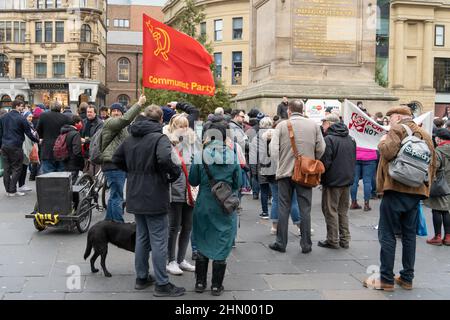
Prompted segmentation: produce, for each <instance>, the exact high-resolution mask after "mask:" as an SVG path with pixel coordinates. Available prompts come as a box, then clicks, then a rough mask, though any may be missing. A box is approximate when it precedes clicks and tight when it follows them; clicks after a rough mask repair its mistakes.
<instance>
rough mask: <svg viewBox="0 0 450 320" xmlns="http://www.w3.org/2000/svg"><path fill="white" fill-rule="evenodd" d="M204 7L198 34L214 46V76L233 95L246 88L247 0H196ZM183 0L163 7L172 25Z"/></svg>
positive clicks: (247, 51) (182, 6) (247, 75)
mask: <svg viewBox="0 0 450 320" xmlns="http://www.w3.org/2000/svg"><path fill="white" fill-rule="evenodd" d="M196 3H197V4H198V5H199V6H203V7H204V13H205V16H206V17H205V21H204V22H202V23H201V24H200V26H199V33H200V34H202V35H204V36H206V42H210V43H211V44H212V47H213V49H214V53H213V54H214V62H215V65H216V70H215V76H216V77H217V78H220V79H222V81H223V83H224V85H225V87H226V88H227V89H228V92H230V93H231V94H232V95H236V94H238V93H239V92H241V91H242V90H243V89H245V88H246V87H247V85H248V82H249V67H250V61H249V59H250V56H249V37H250V34H249V23H250V21H249V12H250V3H249V1H248V0H231V1H230V0H228V1H224V0H206V1H205V0H198V1H196ZM183 9H184V1H183V0H172V1H169V2H167V4H166V5H165V6H164V7H163V9H162V10H163V13H164V22H165V23H166V24H168V25H174V24H175V23H176V21H177V18H178V17H179V15H180V14H181V13H182V12H183Z"/></svg>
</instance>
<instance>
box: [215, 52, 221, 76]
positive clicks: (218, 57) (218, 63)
mask: <svg viewBox="0 0 450 320" xmlns="http://www.w3.org/2000/svg"><path fill="white" fill-rule="evenodd" d="M214 63H215V65H216V69H215V72H214V73H215V74H214V75H215V76H216V78H217V79H220V78H222V52H217V53H214Z"/></svg>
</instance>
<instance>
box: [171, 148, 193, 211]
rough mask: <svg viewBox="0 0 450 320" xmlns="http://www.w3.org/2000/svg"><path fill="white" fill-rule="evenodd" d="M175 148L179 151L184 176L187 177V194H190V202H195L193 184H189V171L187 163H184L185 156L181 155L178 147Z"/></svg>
mask: <svg viewBox="0 0 450 320" xmlns="http://www.w3.org/2000/svg"><path fill="white" fill-rule="evenodd" d="M175 150H176V151H177V154H178V158H179V159H180V161H181V169H182V170H183V172H184V176H185V177H186V190H187V195H188V202H189V203H194V198H193V197H192V192H191V185H190V184H189V180H188V172H187V167H186V163H184V159H183V156H182V155H181V152H180V151H179V150H178V149H177V148H176V147H175Z"/></svg>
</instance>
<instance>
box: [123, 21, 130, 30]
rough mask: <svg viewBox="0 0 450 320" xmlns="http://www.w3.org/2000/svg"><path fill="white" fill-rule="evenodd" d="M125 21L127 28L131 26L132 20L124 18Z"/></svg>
mask: <svg viewBox="0 0 450 320" xmlns="http://www.w3.org/2000/svg"><path fill="white" fill-rule="evenodd" d="M124 21H125V24H124V26H125V28H129V27H130V20H128V19H127V20H124Z"/></svg>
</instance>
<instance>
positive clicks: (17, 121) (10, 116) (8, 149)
mask: <svg viewBox="0 0 450 320" xmlns="http://www.w3.org/2000/svg"><path fill="white" fill-rule="evenodd" d="M23 106H24V104H23V101H21V100H14V101H13V103H12V110H11V111H10V112H8V113H7V114H5V115H4V116H3V117H1V118H0V150H1V155H2V161H3V166H4V172H3V184H4V185H5V190H6V195H7V196H11V197H13V196H23V195H25V193H22V192H17V187H16V186H17V181H19V178H20V175H21V173H22V163H23V150H22V145H23V142H24V141H25V134H26V135H27V137H28V138H30V140H31V141H34V142H39V139H38V138H37V137H35V136H34V135H33V133H32V132H31V127H30V125H29V124H28V122H27V120H25V118H24V117H22V116H21V114H20V113H21V112H22V109H23Z"/></svg>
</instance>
